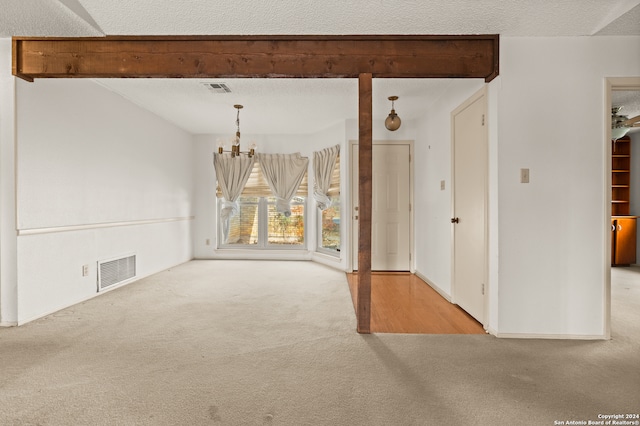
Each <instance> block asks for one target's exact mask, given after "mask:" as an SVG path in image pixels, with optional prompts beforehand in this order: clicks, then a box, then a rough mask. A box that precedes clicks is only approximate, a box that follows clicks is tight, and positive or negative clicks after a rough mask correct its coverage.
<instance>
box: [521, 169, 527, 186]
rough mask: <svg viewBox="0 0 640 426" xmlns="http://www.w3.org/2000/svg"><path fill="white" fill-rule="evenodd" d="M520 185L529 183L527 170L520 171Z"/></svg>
mask: <svg viewBox="0 0 640 426" xmlns="http://www.w3.org/2000/svg"><path fill="white" fill-rule="evenodd" d="M520 183H529V169H520Z"/></svg>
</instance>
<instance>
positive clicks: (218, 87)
mask: <svg viewBox="0 0 640 426" xmlns="http://www.w3.org/2000/svg"><path fill="white" fill-rule="evenodd" d="M202 84H203V85H204V87H206V88H207V89H209V90H211V91H212V92H213V93H231V89H229V86H227V84H226V83H202Z"/></svg>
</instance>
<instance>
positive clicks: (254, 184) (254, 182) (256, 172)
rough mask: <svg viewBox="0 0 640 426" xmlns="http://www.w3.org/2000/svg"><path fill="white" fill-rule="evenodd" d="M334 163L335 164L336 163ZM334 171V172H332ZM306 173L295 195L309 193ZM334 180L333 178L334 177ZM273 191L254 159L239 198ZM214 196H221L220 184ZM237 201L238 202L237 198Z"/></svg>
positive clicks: (302, 195) (332, 183) (267, 194)
mask: <svg viewBox="0 0 640 426" xmlns="http://www.w3.org/2000/svg"><path fill="white" fill-rule="evenodd" d="M339 162H340V157H338V161H337V163H339ZM337 163H336V164H337ZM334 173H335V172H334ZM308 177H309V175H308V174H305V175H304V178H303V179H302V183H301V184H300V186H299V187H298V190H297V191H296V194H295V195H294V197H295V196H297V197H307V196H308V195H309V182H308V180H309V179H308ZM334 180H335V179H334ZM336 182H338V185H337V186H338V188H337V190H338V191H337V193H339V189H340V188H339V182H340V181H339V178H338V180H336ZM333 185H334V182H333V180H332V182H331V186H332V187H333ZM329 194H332V191H331V190H329ZM272 196H273V192H271V188H269V184H268V183H267V181H266V180H265V178H264V174H263V173H262V167H260V163H259V162H258V161H256V162H255V163H254V164H253V169H252V170H251V176H249V180H247V183H246V184H245V185H244V189H243V190H242V194H240V198H242V197H272ZM216 197H218V198H222V190H221V189H220V185H218V187H217V188H216ZM238 202H240V201H239V200H238Z"/></svg>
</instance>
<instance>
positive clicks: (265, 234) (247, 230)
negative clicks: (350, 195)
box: [217, 162, 307, 249]
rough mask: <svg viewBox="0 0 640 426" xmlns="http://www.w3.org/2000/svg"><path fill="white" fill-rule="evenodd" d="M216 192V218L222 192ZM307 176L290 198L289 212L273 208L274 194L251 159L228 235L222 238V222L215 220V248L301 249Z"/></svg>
mask: <svg viewBox="0 0 640 426" xmlns="http://www.w3.org/2000/svg"><path fill="white" fill-rule="evenodd" d="M217 195H218V218H220V210H221V208H222V193H221V191H220V189H219V188H218V190H217ZM306 195H307V176H306V175H305V178H304V179H303V181H302V184H300V188H298V191H297V193H296V196H295V197H294V198H293V200H292V201H291V215H290V216H285V215H284V214H282V213H279V212H278V211H277V210H276V198H275V197H274V196H273V195H272V194H271V190H270V189H269V185H268V184H267V182H266V181H265V179H264V177H263V176H262V172H261V170H260V164H259V163H258V162H256V163H255V165H254V167H253V170H252V172H251V176H250V177H249V180H248V182H247V185H246V186H245V189H244V190H243V191H242V195H241V196H240V198H239V199H238V205H239V207H240V210H239V212H238V214H237V215H235V216H232V217H231V219H230V221H229V237H228V238H227V241H226V242H225V241H223V237H222V231H221V230H222V223H220V222H219V223H218V225H219V226H218V230H219V232H218V241H219V243H218V247H219V248H251V249H305V248H306V239H305V222H306Z"/></svg>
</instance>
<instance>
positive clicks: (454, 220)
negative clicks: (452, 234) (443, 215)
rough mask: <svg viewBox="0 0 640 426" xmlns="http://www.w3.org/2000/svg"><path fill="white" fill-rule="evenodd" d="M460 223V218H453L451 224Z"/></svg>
mask: <svg viewBox="0 0 640 426" xmlns="http://www.w3.org/2000/svg"><path fill="white" fill-rule="evenodd" d="M458 222H460V219H459V218H457V217H452V218H451V223H458Z"/></svg>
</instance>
